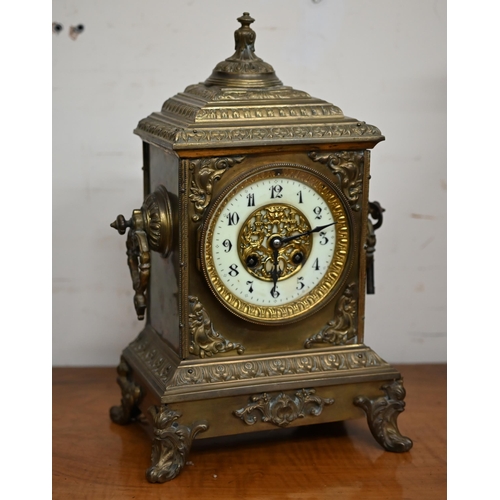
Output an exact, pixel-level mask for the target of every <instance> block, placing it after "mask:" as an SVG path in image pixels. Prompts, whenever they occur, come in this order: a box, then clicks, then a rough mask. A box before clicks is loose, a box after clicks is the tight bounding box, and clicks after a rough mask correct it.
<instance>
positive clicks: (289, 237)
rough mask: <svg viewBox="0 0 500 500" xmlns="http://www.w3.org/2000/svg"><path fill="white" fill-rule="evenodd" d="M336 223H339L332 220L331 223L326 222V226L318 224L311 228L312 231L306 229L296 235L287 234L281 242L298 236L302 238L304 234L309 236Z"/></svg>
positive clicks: (286, 241)
mask: <svg viewBox="0 0 500 500" xmlns="http://www.w3.org/2000/svg"><path fill="white" fill-rule="evenodd" d="M334 224H337V223H336V222H331V223H330V224H325V225H324V226H317V227H315V228H314V229H311V230H310V231H306V232H305V233H301V234H296V235H295V236H287V237H286V238H281V244H282V245H283V243H288V242H289V241H292V240H295V239H297V238H300V237H302V236H307V235H309V234H312V233H317V232H319V231H321V230H322V229H326V228H327V227H330V226H333V225H334Z"/></svg>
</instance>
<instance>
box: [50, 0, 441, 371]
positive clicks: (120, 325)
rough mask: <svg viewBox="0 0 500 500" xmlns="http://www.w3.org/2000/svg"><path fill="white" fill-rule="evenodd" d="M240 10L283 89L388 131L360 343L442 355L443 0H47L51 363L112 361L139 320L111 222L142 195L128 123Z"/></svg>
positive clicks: (188, 70) (197, 75)
mask: <svg viewBox="0 0 500 500" xmlns="http://www.w3.org/2000/svg"><path fill="white" fill-rule="evenodd" d="M244 11H248V12H250V14H251V15H252V17H254V18H255V19H256V21H255V23H254V24H253V25H252V27H253V28H254V29H255V31H256V33H257V41H256V54H257V55H258V56H259V57H261V58H263V59H264V60H265V61H267V62H269V63H270V64H272V65H273V66H274V68H275V70H276V73H277V75H278V77H279V78H280V79H281V80H282V81H283V82H284V84H285V85H290V86H292V87H294V88H296V89H300V90H305V91H307V92H309V93H310V94H311V95H313V96H315V97H319V98H322V99H325V100H327V101H330V102H332V103H334V104H336V105H338V106H340V108H342V110H343V111H344V113H345V114H347V115H348V116H353V117H356V118H358V119H360V120H365V121H367V122H368V123H371V124H374V125H376V126H378V127H379V128H380V129H381V130H382V133H383V134H384V135H385V136H386V141H385V142H383V143H381V144H379V145H378V146H377V147H376V148H375V149H374V150H373V154H372V182H371V195H370V199H371V200H377V201H380V202H381V203H382V205H383V206H384V207H385V208H386V212H385V214H384V225H383V226H382V228H381V229H380V230H379V231H378V232H377V239H378V242H377V249H376V254H375V273H376V276H375V278H376V280H375V285H376V294H375V295H374V296H368V297H367V311H366V312H367V314H366V318H367V319H366V325H367V328H366V343H367V344H368V345H370V346H371V347H372V348H374V349H375V350H376V352H378V353H379V354H380V355H381V356H382V357H383V358H385V359H386V360H387V361H389V362H393V363H403V362H443V361H446V227H447V226H446V178H447V177H446V173H447V172H446V2H445V0H419V1H415V0H414V1H411V2H410V1H406V2H403V1H400V0H379V1H376V2H375V1H373V0H356V1H349V0H315V1H313V0H267V1H264V0H253V1H249V0H246V1H244V0H214V1H207V0H148V1H128V2H123V1H119V0H85V1H78V0H66V1H65V0H53V13H52V15H53V21H57V22H60V23H61V24H62V25H63V26H64V30H63V31H62V32H61V33H59V34H58V35H53V117H52V119H53V129H52V132H53V185H52V190H53V191H52V195H53V224H52V238H53V240H52V243H53V267H52V271H53V300H52V305H53V364H54V365H56V366H62V365H116V364H117V363H118V361H119V356H120V353H121V351H122V349H123V348H124V347H125V346H126V345H127V344H128V343H129V342H130V341H131V340H133V338H134V337H135V336H136V335H137V333H138V332H139V331H140V329H141V328H142V323H141V322H139V321H137V320H136V319H135V312H134V308H133V305H132V296H133V293H132V287H131V282H130V277H129V272H128V268H127V265H126V256H125V238H124V237H120V236H119V235H118V234H117V233H116V232H115V231H114V230H113V229H111V228H110V227H109V223H110V222H111V221H112V220H114V218H115V217H116V215H117V214H119V213H123V214H124V215H125V216H127V217H128V216H130V214H131V212H132V209H133V208H139V207H140V205H141V204H142V177H141V165H142V158H141V154H142V152H141V141H140V139H139V138H138V137H136V136H135V135H133V134H132V130H133V129H134V128H135V126H136V124H137V122H138V121H139V120H140V119H142V118H144V117H145V116H147V115H149V114H150V113H151V112H152V111H157V110H159V109H160V108H161V105H162V103H163V102H164V101H165V100H166V99H167V98H168V97H170V96H172V95H174V94H176V93H177V92H180V91H182V90H184V88H185V87H186V86H187V85H189V84H192V83H197V82H200V81H204V80H205V79H206V78H207V77H208V76H209V75H210V73H211V71H212V69H213V67H214V66H215V65H216V64H217V63H218V62H219V61H221V60H223V59H225V58H226V57H228V56H230V55H231V54H232V53H233V49H234V46H233V44H234V42H233V32H234V30H235V29H237V28H238V26H239V24H238V23H237V21H236V18H237V17H239V16H240V15H241V14H242V13H243V12H244ZM77 24H83V25H84V27H85V30H84V32H83V33H82V34H81V35H80V36H79V37H78V38H77V40H72V39H70V37H69V36H68V29H69V27H70V26H71V25H77Z"/></svg>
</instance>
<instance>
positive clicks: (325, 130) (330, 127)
mask: <svg viewBox="0 0 500 500" xmlns="http://www.w3.org/2000/svg"><path fill="white" fill-rule="evenodd" d="M137 131H143V132H145V133H147V134H148V135H151V136H154V137H158V138H159V139H164V140H166V141H167V142H170V143H172V144H175V148H176V149H182V148H187V147H188V146H195V147H196V148H202V147H208V146H217V147H223V146H232V145H234V144H235V143H239V144H240V145H245V144H247V143H248V144H250V145H255V144H256V143H257V142H260V141H265V142H266V143H270V144H281V143H290V142H294V143H297V144H300V143H305V142H316V141H319V142H323V141H327V142H352V141H358V140H359V139H363V138H365V139H366V140H376V141H377V142H378V141H380V140H381V137H383V136H382V134H381V132H380V130H379V129H378V128H377V127H375V126H373V125H368V124H366V123H364V122H340V123H338V124H328V123H326V124H323V123H318V124H314V125H305V124H304V125H296V126H283V125H276V124H275V125H261V126H258V127H252V126H244V125H242V126H238V125H237V124H235V125H234V126H231V127H224V128H221V127H207V128H202V127H201V126H194V128H192V127H189V128H188V126H186V127H180V126H175V125H173V124H170V123H168V122H164V121H160V120H155V119H154V118H149V117H148V118H144V119H143V120H141V121H140V122H139V124H138V126H137ZM139 135H141V134H139Z"/></svg>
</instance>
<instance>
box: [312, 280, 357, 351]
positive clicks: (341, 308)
mask: <svg viewBox="0 0 500 500" xmlns="http://www.w3.org/2000/svg"><path fill="white" fill-rule="evenodd" d="M355 290H356V284H355V283H351V284H350V285H348V286H347V287H346V288H345V290H344V293H343V294H342V296H341V297H340V298H339V300H338V301H337V305H336V306H335V318H334V319H332V320H331V321H329V322H328V323H327V325H326V326H325V327H324V328H323V329H322V330H321V331H319V332H318V333H316V334H315V335H312V336H311V337H309V338H308V339H307V340H306V341H305V342H304V347H305V348H306V349H310V348H311V347H312V344H319V343H327V344H332V345H345V344H346V343H347V341H348V340H350V339H352V338H353V337H355V336H356V334H357V329H356V326H355V325H356V323H355V315H356V311H357V308H356V304H357V301H356V296H355V295H356V294H355Z"/></svg>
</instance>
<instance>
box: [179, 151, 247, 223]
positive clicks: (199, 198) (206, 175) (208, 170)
mask: <svg viewBox="0 0 500 500" xmlns="http://www.w3.org/2000/svg"><path fill="white" fill-rule="evenodd" d="M244 159H245V156H232V157H217V158H202V159H200V160H192V161H190V162H189V169H190V170H191V172H192V174H191V186H190V194H189V199H190V200H191V202H192V203H193V204H194V209H195V212H196V213H195V214H194V215H193V217H192V219H193V221H194V222H197V221H199V220H200V219H201V217H202V215H203V213H204V211H205V209H206V208H207V206H208V204H209V203H210V201H211V199H212V192H213V187H214V183H215V182H216V181H218V180H219V179H220V178H221V177H222V175H223V174H224V173H225V172H226V171H227V170H228V169H229V168H231V167H232V166H234V165H236V164H237V163H241V162H242V161H243V160H244Z"/></svg>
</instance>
